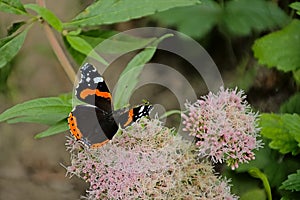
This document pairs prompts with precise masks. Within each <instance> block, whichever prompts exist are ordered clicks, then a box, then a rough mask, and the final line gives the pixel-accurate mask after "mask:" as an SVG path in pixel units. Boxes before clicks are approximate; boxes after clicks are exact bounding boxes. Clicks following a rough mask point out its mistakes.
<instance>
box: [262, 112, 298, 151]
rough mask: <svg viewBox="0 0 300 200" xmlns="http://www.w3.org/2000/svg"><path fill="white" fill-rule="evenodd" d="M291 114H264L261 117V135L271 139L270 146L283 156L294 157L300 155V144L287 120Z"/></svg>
mask: <svg viewBox="0 0 300 200" xmlns="http://www.w3.org/2000/svg"><path fill="white" fill-rule="evenodd" d="M288 115H289V114H285V115H276V114H262V116H261V118H260V119H261V121H260V123H261V134H262V135H263V136H264V137H266V138H269V139H271V140H272V141H271V142H270V144H269V146H270V147H271V148H272V149H276V150H278V151H279V152H280V153H282V154H286V153H290V152H291V153H292V154H293V155H296V154H299V153H300V148H299V146H298V145H299V144H298V142H297V141H296V138H295V136H294V135H293V134H292V133H293V132H291V131H293V130H290V126H289V125H288V124H287V123H290V122H287V121H286V120H285V119H286V118H288V119H290V118H289V117H288Z"/></svg>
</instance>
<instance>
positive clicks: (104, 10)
mask: <svg viewBox="0 0 300 200" xmlns="http://www.w3.org/2000/svg"><path fill="white" fill-rule="evenodd" d="M196 3H199V1H198V0H165V1H161V0H138V1H136V0H122V1H120V0H102V1H96V2H95V3H93V4H92V5H90V6H89V7H87V8H86V9H85V10H84V11H83V12H81V13H80V14H79V15H78V16H76V17H75V18H74V19H73V20H72V21H71V22H69V23H66V24H65V26H66V27H79V26H93V25H102V24H113V23H117V22H124V21H128V20H130V19H135V18H140V17H143V16H146V15H151V14H153V13H155V12H160V11H164V10H167V9H170V8H174V7H180V6H189V5H194V4H196Z"/></svg>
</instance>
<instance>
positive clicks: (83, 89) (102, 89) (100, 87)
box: [75, 63, 113, 113]
mask: <svg viewBox="0 0 300 200" xmlns="http://www.w3.org/2000/svg"><path fill="white" fill-rule="evenodd" d="M80 71H81V77H80V81H79V83H78V86H77V88H76V89H75V95H76V97H77V98H78V99H79V100H81V101H83V102H85V103H88V104H90V105H95V106H96V107H98V108H99V109H101V110H104V111H106V112H108V113H110V112H112V110H113V108H112V100H111V93H110V91H109V89H108V87H107V85H106V83H105V80H104V78H103V77H102V76H101V75H100V74H99V73H98V71H97V69H96V68H95V67H94V66H93V65H91V64H89V63H86V64H84V65H83V66H82V67H81V68H80Z"/></svg>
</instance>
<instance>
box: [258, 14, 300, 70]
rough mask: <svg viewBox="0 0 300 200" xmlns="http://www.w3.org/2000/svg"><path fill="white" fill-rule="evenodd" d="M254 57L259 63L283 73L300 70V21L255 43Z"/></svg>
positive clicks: (293, 22)
mask: <svg viewBox="0 0 300 200" xmlns="http://www.w3.org/2000/svg"><path fill="white" fill-rule="evenodd" d="M253 51H254V56H255V57H256V58H257V59H258V61H259V63H261V64H266V65H267V66H269V67H276V68H277V69H279V70H282V71H284V72H288V71H292V70H296V69H299V68H300V20H296V19H295V20H293V21H292V22H291V23H290V24H289V25H288V26H286V27H285V28H284V29H282V30H280V31H277V32H274V33H271V34H269V35H267V36H264V37H262V38H260V39H258V40H256V41H255V43H254V46H253Z"/></svg>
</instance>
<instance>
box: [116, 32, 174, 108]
mask: <svg viewBox="0 0 300 200" xmlns="http://www.w3.org/2000/svg"><path fill="white" fill-rule="evenodd" d="M170 36H172V34H166V35H163V36H162V37H160V38H158V39H157V40H156V41H154V42H153V43H152V44H151V45H149V46H148V47H146V48H145V49H144V50H143V51H141V52H140V53H138V54H137V55H136V56H135V57H134V58H133V59H132V60H131V61H130V62H129V63H128V65H127V66H126V68H125V69H124V71H123V72H122V74H121V75H120V78H119V80H118V83H117V85H116V91H115V93H114V107H115V109H120V108H122V107H124V106H125V105H127V104H128V102H129V99H130V97H131V95H132V93H133V91H134V89H135V86H136V85H137V83H138V77H139V75H140V73H141V72H142V70H143V68H144V65H145V64H146V63H147V62H149V61H150V59H151V58H152V57H153V55H154V53H155V51H156V47H157V45H158V44H159V43H160V42H161V41H162V40H164V39H165V38H168V37H170Z"/></svg>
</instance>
